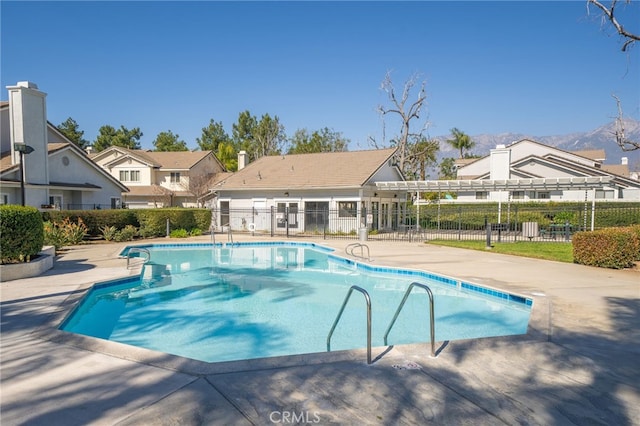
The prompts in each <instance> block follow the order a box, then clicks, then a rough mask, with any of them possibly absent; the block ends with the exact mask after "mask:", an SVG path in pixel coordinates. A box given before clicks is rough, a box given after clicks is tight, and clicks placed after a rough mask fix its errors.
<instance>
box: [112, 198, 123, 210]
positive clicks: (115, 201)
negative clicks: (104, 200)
mask: <svg viewBox="0 0 640 426" xmlns="http://www.w3.org/2000/svg"><path fill="white" fill-rule="evenodd" d="M120 207H122V203H121V201H120V198H114V197H112V198H111V208H112V209H119V208H120Z"/></svg>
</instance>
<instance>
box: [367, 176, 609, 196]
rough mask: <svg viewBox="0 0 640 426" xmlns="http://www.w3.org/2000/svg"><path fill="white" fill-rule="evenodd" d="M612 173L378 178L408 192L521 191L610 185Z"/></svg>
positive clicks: (380, 184)
mask: <svg viewBox="0 0 640 426" xmlns="http://www.w3.org/2000/svg"><path fill="white" fill-rule="evenodd" d="M612 182H613V177H612V176H588V177H560V178H537V179H496V180H489V179H484V180H413V181H388V182H376V187H378V188H380V189H387V190H400V191H409V192H466V191H522V190H527V189H529V190H531V189H549V190H552V189H555V190H565V189H584V190H588V189H597V188H603V187H605V186H611V185H612Z"/></svg>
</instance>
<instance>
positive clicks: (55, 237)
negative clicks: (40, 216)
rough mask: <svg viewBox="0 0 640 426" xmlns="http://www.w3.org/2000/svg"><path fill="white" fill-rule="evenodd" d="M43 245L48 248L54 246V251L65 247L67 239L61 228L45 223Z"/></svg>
mask: <svg viewBox="0 0 640 426" xmlns="http://www.w3.org/2000/svg"><path fill="white" fill-rule="evenodd" d="M44 243H45V244H46V245H49V246H54V247H55V249H56V251H58V250H60V249H61V248H62V247H64V246H65V245H67V239H66V237H65V235H64V231H63V230H62V228H60V227H59V226H57V225H56V224H54V223H52V222H49V221H47V222H45V223H44Z"/></svg>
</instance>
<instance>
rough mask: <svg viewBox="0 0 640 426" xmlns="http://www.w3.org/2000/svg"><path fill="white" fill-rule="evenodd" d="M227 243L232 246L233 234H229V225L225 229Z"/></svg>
mask: <svg viewBox="0 0 640 426" xmlns="http://www.w3.org/2000/svg"><path fill="white" fill-rule="evenodd" d="M227 241H230V242H231V244H232V245H233V233H232V232H231V225H229V226H228V227H227Z"/></svg>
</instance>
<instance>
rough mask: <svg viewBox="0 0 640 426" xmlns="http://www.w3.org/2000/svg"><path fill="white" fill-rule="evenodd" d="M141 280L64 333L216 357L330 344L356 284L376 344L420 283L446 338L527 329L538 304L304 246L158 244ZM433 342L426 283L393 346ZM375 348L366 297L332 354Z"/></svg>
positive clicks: (112, 285) (95, 305)
mask: <svg viewBox="0 0 640 426" xmlns="http://www.w3.org/2000/svg"><path fill="white" fill-rule="evenodd" d="M145 247H146V248H147V249H148V250H149V252H150V256H151V260H150V262H149V263H148V264H147V265H145V266H144V268H143V270H142V273H141V275H140V277H130V278H126V279H120V280H115V281H112V282H108V283H101V284H97V285H95V286H94V287H93V288H92V290H91V291H89V292H88V294H87V295H86V296H85V297H84V298H83V300H82V301H81V303H80V304H79V305H78V306H77V307H76V309H75V310H74V311H73V312H72V314H71V315H70V316H69V317H68V318H67V319H66V320H65V321H64V322H63V324H62V325H61V327H60V328H61V329H63V330H66V331H69V332H73V333H79V334H84V335H88V336H94V337H98V338H101V339H107V340H112V341H117V342H121V343H126V344H130V345H135V346H139V347H144V348H148V349H154V350H157V351H161V352H165V353H170V354H174V355H180V356H184V357H188V358H193V359H198V360H202V361H206V362H219V361H230V360H238V359H250V358H262V357H271V356H280V355H291V354H302V353H313V352H324V351H326V339H327V334H328V333H329V330H330V328H331V325H332V324H333V321H334V320H335V318H336V315H337V313H338V311H339V309H340V306H341V305H342V302H343V300H344V297H345V296H346V293H347V291H348V290H349V288H350V287H351V286H352V285H358V286H360V287H362V288H364V289H365V290H366V291H367V292H368V293H369V294H370V297H371V305H372V340H373V345H374V346H382V345H383V344H384V342H383V335H384V332H385V331H386V328H387V326H388V325H389V323H390V321H391V319H392V317H393V314H394V313H395V310H396V309H397V307H398V304H399V303H400V301H401V300H402V297H403V296H404V292H405V291H406V289H407V287H408V286H409V284H410V283H411V282H414V281H417V282H420V283H423V284H426V285H428V286H429V287H430V288H431V290H432V292H433V294H434V299H435V329H436V341H444V340H456V339H468V338H478V337H490V336H502V335H514V334H524V333H526V331H527V324H528V321H529V314H530V311H531V306H532V301H531V299H528V298H523V297H521V296H517V295H512V294H508V293H503V292H500V291H496V290H493V289H487V288H484V287H481V286H478V285H476V284H473V283H466V282H460V281H457V280H455V279H453V278H449V277H442V276H438V275H434V274H431V273H428V272H422V271H410V270H397V269H393V268H385V267H379V266H372V265H368V264H356V263H354V262H352V261H350V260H347V259H343V258H340V257H337V256H335V255H332V254H331V253H330V250H329V249H326V248H323V247H320V246H317V245H314V244H302V243H297V244H296V243H278V244H274V243H257V244H256V243H249V244H240V245H236V246H234V247H224V246H221V245H215V246H212V245H211V244H190V245H187V246H178V245H149V246H145ZM427 341H429V309H428V297H427V294H426V292H425V291H424V290H422V289H419V288H414V290H413V292H412V294H411V296H410V297H409V299H408V300H407V302H406V305H405V307H404V309H403V310H402V312H401V313H400V316H399V317H398V320H397V321H396V324H395V325H394V327H393V329H392V331H391V333H390V334H389V341H388V343H389V344H403V343H416V342H427ZM363 347H366V310H365V301H364V297H363V295H362V294H360V293H357V292H354V293H353V294H352V296H351V299H350V301H349V303H348V305H347V307H346V309H345V311H344V314H343V317H342V319H341V320H340V323H339V324H338V326H337V327H336V330H335V332H334V334H333V337H332V340H331V349H332V350H342V349H354V348H363Z"/></svg>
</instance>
